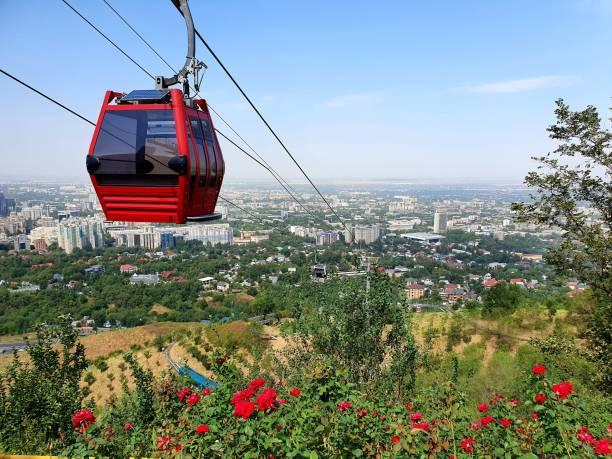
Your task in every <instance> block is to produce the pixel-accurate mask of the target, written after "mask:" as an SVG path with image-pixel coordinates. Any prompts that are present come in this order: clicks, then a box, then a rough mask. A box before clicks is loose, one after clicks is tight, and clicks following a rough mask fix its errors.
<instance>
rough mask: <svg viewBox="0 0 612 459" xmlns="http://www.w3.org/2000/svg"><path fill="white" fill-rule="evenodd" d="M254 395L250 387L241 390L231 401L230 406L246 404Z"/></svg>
mask: <svg viewBox="0 0 612 459" xmlns="http://www.w3.org/2000/svg"><path fill="white" fill-rule="evenodd" d="M253 395H255V391H254V390H253V389H251V388H250V387H249V388H248V389H245V390H241V391H238V392H236V393H235V394H234V395H233V396H232V399H231V402H232V405H236V404H237V403H238V402H246V401H249V400H251V398H252V397H253Z"/></svg>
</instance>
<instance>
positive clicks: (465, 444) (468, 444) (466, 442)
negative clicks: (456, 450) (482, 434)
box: [461, 438, 474, 454]
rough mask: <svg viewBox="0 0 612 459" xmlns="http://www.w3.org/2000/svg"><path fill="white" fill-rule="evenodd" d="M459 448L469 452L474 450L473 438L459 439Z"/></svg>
mask: <svg viewBox="0 0 612 459" xmlns="http://www.w3.org/2000/svg"><path fill="white" fill-rule="evenodd" d="M461 449H462V450H463V452H464V453H468V454H471V453H473V452H474V439H473V438H465V439H463V440H461Z"/></svg>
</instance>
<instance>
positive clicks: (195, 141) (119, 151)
mask: <svg viewBox="0 0 612 459" xmlns="http://www.w3.org/2000/svg"><path fill="white" fill-rule="evenodd" d="M113 101H115V103H113ZM87 171H88V172H89V173H90V175H91V181H92V183H93V186H94V188H95V190H96V193H97V195H98V199H99V200H100V204H101V205H102V209H103V210H104V214H105V215H106V218H107V219H109V220H115V221H138V222H163V223H185V222H186V221H187V220H189V221H205V220H214V219H217V218H219V217H220V215H219V214H215V213H214V211H215V205H216V203H217V197H218V196H219V191H220V190H221V183H222V181H223V175H224V172H225V163H224V161H223V155H222V153H221V148H219V142H218V140H217V136H216V133H215V130H214V127H213V124H212V119H211V117H210V112H209V111H208V107H207V105H206V101H204V100H202V99H198V100H195V101H194V105H193V106H192V107H188V106H187V105H186V104H185V103H184V101H183V93H182V91H180V90H179V89H159V90H156V89H153V90H142V91H132V92H131V93H130V94H127V95H124V94H121V93H116V92H112V91H107V92H106V95H105V96H104V103H103V105H102V110H101V111H100V116H99V117H98V123H97V125H96V129H95V132H94V135H93V139H92V141H91V145H90V147H89V154H88V156H87Z"/></svg>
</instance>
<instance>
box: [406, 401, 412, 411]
mask: <svg viewBox="0 0 612 459" xmlns="http://www.w3.org/2000/svg"><path fill="white" fill-rule="evenodd" d="M406 411H408V412H410V411H412V403H410V402H408V403H406Z"/></svg>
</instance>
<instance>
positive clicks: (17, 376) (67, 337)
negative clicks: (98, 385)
mask: <svg viewBox="0 0 612 459" xmlns="http://www.w3.org/2000/svg"><path fill="white" fill-rule="evenodd" d="M56 343H59V347H58V346H57V345H56ZM27 353H28V355H29V362H28V363H24V362H22V361H20V360H19V359H18V358H17V354H16V353H15V356H14V359H13V362H12V364H11V365H10V366H9V367H8V368H7V369H6V370H5V371H4V372H3V373H2V374H1V375H0V450H1V451H8V452H14V453H19V452H24V453H28V454H32V453H36V452H38V453H42V452H45V451H47V452H48V451H49V450H51V451H58V450H59V448H61V445H62V443H63V442H69V441H70V440H71V439H72V435H73V429H72V426H71V417H72V415H73V413H75V412H76V411H77V410H79V409H80V407H81V403H82V401H83V396H84V394H83V391H82V390H81V388H80V387H79V382H80V380H81V374H82V373H83V371H84V370H85V368H86V367H87V362H86V360H85V348H84V347H83V345H82V344H80V343H77V335H76V333H75V332H74V331H73V330H72V328H71V327H70V322H69V321H68V319H63V320H62V322H61V324H60V325H57V326H40V327H39V328H38V330H37V334H36V340H35V341H34V342H32V343H31V344H30V346H29V348H28V351H27Z"/></svg>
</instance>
